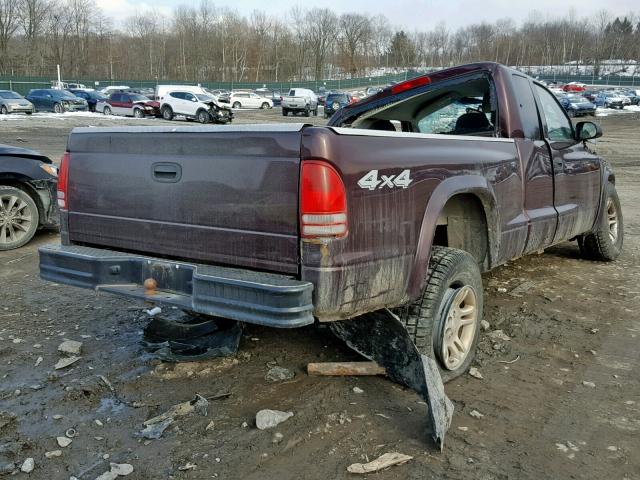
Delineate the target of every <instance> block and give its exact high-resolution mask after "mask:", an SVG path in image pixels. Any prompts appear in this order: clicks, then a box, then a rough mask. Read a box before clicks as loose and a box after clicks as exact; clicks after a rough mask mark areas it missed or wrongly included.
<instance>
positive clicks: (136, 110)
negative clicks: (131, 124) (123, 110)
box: [133, 108, 144, 118]
mask: <svg viewBox="0 0 640 480" xmlns="http://www.w3.org/2000/svg"><path fill="white" fill-rule="evenodd" d="M133 116H134V117H135V118H144V112H143V111H142V109H141V108H134V109H133Z"/></svg>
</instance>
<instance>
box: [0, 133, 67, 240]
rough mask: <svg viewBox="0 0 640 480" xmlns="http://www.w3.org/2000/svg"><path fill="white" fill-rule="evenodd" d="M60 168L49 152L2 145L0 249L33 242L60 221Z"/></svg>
mask: <svg viewBox="0 0 640 480" xmlns="http://www.w3.org/2000/svg"><path fill="white" fill-rule="evenodd" d="M57 177H58V169H57V168H56V167H55V165H53V162H52V161H51V160H50V159H49V158H48V157H46V156H44V155H41V154H39V153H38V152H34V151H33V150H27V149H25V148H19V147H12V146H10V145H0V251H2V250H11V249H14V248H18V247H21V246H23V245H24V244H26V243H27V242H29V240H31V239H32V238H33V236H34V235H35V233H36V231H37V230H38V229H40V228H55V227H57V225H58V207H57V202H56V185H57V180H58V178H57Z"/></svg>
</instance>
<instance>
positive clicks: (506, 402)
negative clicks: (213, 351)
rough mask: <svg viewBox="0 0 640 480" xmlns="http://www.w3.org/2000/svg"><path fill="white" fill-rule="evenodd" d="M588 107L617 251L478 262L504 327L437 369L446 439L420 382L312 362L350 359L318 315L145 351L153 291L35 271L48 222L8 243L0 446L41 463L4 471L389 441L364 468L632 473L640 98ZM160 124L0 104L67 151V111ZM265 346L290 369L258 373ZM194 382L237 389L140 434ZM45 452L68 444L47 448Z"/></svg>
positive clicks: (316, 452)
mask: <svg viewBox="0 0 640 480" xmlns="http://www.w3.org/2000/svg"><path fill="white" fill-rule="evenodd" d="M282 120H283V117H282V116H280V115H279V111H277V110H273V111H269V112H240V113H239V114H238V118H237V123H252V122H265V121H282ZM301 120H302V121H308V119H305V118H298V119H293V118H291V117H289V118H288V119H287V120H286V121H289V122H292V121H301ZM311 121H313V122H314V123H322V122H323V120H322V117H318V118H312V119H311ZM597 121H600V122H601V123H602V125H603V128H604V130H605V136H604V137H603V138H602V139H600V140H599V141H598V144H597V146H596V150H597V151H598V152H599V153H601V154H603V155H605V157H606V158H607V159H608V160H609V161H610V162H611V163H612V164H613V166H614V168H615V171H616V174H617V188H618V192H619V194H620V197H621V201H622V204H623V210H624V216H625V222H626V224H625V236H626V238H625V247H624V254H623V256H622V257H621V258H620V259H619V260H618V261H617V262H614V263H608V264H604V263H594V262H589V261H584V260H581V259H580V258H579V255H578V249H577V246H576V245H575V244H573V243H570V244H566V245H562V246H559V247H556V248H553V249H549V250H548V251H546V252H545V253H544V254H541V255H534V256H529V257H525V258H522V259H520V260H517V261H514V262H512V263H509V264H508V265H506V266H503V267H501V268H499V269H497V270H495V271H494V272H491V273H490V274H487V275H485V276H484V283H485V298H486V310H485V319H486V320H487V321H488V322H489V323H490V331H493V330H496V329H500V330H503V331H504V332H505V333H506V334H507V335H508V336H509V337H510V338H511V339H510V340H508V341H507V340H492V339H491V338H490V336H489V333H490V331H488V332H483V333H482V338H481V342H480V347H479V348H480V351H479V354H478V357H477V361H476V363H475V366H476V367H477V368H478V369H479V371H480V372H481V374H482V376H483V379H477V378H474V377H471V376H469V375H465V376H464V377H461V378H459V379H458V380H455V381H453V382H452V383H449V384H447V385H446V392H447V394H448V395H449V397H450V398H451V400H452V401H453V403H454V405H455V409H456V410H455V414H454V418H453V424H452V427H451V430H450V431H449V434H448V436H447V438H446V442H445V448H444V451H443V452H442V453H440V452H439V451H437V450H435V449H434V447H433V444H432V443H431V442H430V440H429V425H428V422H427V417H426V410H425V406H424V404H422V403H421V402H419V399H418V397H417V395H416V394H415V393H413V392H412V391H409V390H407V389H404V388H402V387H400V386H398V385H395V384H393V383H391V382H390V381H388V380H386V379H384V378H380V377H359V378H355V377H347V378H321V377H309V376H307V374H306V368H305V367H306V364H307V363H308V362H312V361H331V360H335V361H337V360H355V359H357V355H355V354H354V353H352V352H351V351H350V350H349V349H348V348H346V347H345V346H344V345H343V344H342V343H341V342H340V341H339V340H337V339H336V338H334V337H333V336H332V335H331V334H330V332H329V331H328V330H327V329H326V328H325V327H323V326H311V327H307V328H304V329H299V330H292V331H282V330H275V329H268V328H260V327H256V326H248V327H247V328H246V330H245V334H244V336H243V338H242V341H241V348H240V351H239V353H238V355H237V356H236V357H234V358H226V359H217V360H211V361H205V362H197V363H186V364H177V365H176V364H164V363H161V362H159V361H158V360H154V359H153V358H151V357H150V356H149V354H148V353H146V352H145V350H144V349H143V348H142V347H141V345H140V340H141V336H142V329H143V327H144V326H145V324H146V322H147V316H146V315H145V314H144V313H143V312H142V309H143V307H144V305H142V304H141V303H136V302H132V301H127V300H122V299H121V298H118V297H113V296H109V295H106V294H101V295H100V296H96V295H95V294H93V293H92V292H90V291H87V290H81V289H77V288H73V287H68V286H63V285H56V284H51V283H48V282H43V281H41V280H40V279H39V278H38V254H37V249H38V247H39V246H40V245H44V244H46V243H48V242H57V241H58V236H57V235H56V234H54V233H47V232H43V233H40V234H38V235H37V237H36V239H35V240H34V241H33V242H31V243H30V244H29V245H27V246H26V247H23V248H21V249H19V250H15V251H12V252H3V253H0V378H1V379H2V380H1V383H0V411H3V413H0V452H3V451H4V453H0V464H3V463H5V462H15V463H17V464H18V465H20V464H21V463H22V462H23V461H24V459H25V458H27V457H32V458H34V459H35V470H34V471H33V472H32V473H31V474H30V475H27V474H25V473H17V474H16V475H15V477H17V478H27V477H29V478H33V479H46V480H57V479H63V480H68V479H70V478H71V477H76V478H78V479H82V480H84V479H91V480H93V479H95V478H96V477H98V476H99V475H100V474H101V473H103V472H105V471H107V470H108V469H109V462H117V463H129V464H131V465H133V467H134V472H133V473H132V474H131V475H129V477H128V478H131V479H209V478H220V479H272V478H277V479H280V480H287V479H291V480H293V479H296V480H297V479H325V480H326V479H339V478H348V477H353V476H354V475H352V474H349V473H347V472H346V468H347V466H348V465H350V464H352V463H355V462H364V461H367V460H372V459H374V458H376V457H377V456H379V455H380V454H382V453H385V452H393V451H395V452H401V453H404V454H407V455H411V456H413V457H414V459H413V460H411V461H410V462H408V463H406V464H404V465H400V466H395V467H392V468H390V469H388V470H386V471H383V472H380V473H377V474H370V475H368V477H369V478H377V479H381V480H382V479H396V478H403V479H428V478H434V479H435V478H446V479H468V478H474V479H514V478H517V479H536V480H538V479H547V478H548V479H602V478H608V479H612V480H613V479H617V480H623V479H627V480H631V479H640V454H639V453H640V375H639V374H638V370H636V368H637V367H638V364H639V362H640V348H639V347H638V340H639V339H640V315H638V301H639V300H640V257H639V254H640V211H639V210H638V208H637V205H638V202H639V201H640V154H639V153H638V152H640V115H637V114H627V115H610V116H607V117H599V118H598V119H597ZM159 122H160V123H164V122H163V121H161V120H144V121H138V120H133V119H130V120H124V119H107V118H104V117H100V116H97V117H87V116H76V117H72V116H68V117H67V118H66V119H65V120H61V121H54V120H51V119H48V118H38V117H37V116H34V117H33V118H30V119H27V118H24V119H20V120H12V121H10V122H0V143H11V144H15V145H20V146H24V147H27V148H34V149H37V150H40V151H42V152H44V153H46V154H48V155H50V156H51V157H52V158H55V159H58V158H59V157H60V155H61V154H62V152H63V151H64V146H65V141H66V136H67V134H68V133H69V131H70V128H71V127H72V126H87V125H96V126H97V125H114V124H135V125H140V124H141V123H153V124H158V123H159ZM172 125H176V123H172ZM525 281H526V282H528V283H526V284H524V285H523V282H525ZM518 286H521V287H520V288H519V290H520V291H523V290H524V293H523V294H521V295H520V296H518V295H519V294H518V293H517V292H518V290H516V291H515V292H512V290H513V289H514V288H515V287H518ZM63 339H73V340H78V341H81V342H82V343H83V347H82V354H81V357H82V358H81V359H80V360H79V361H78V362H76V363H75V364H74V365H72V366H71V367H68V368H66V369H62V370H54V365H55V364H56V362H57V361H58V360H59V359H60V354H59V353H58V352H57V347H58V345H59V344H60V343H61V342H62V341H63ZM275 364H277V365H280V366H283V367H286V368H289V369H291V370H293V371H294V372H295V377H294V378H293V379H291V380H287V381H283V382H278V383H269V382H267V381H266V380H265V374H266V373H267V370H268V369H269V368H270V367H271V366H272V365H275ZM100 376H103V377H104V378H105V379H107V380H108V382H109V383H110V384H111V386H112V388H113V390H111V389H110V388H109V386H108V385H107V384H106V383H105V382H104V381H103V379H102V378H101V377H100ZM583 382H592V383H587V384H586V385H585V384H584V383H583ZM356 386H357V387H359V388H360V389H362V391H363V392H362V393H356V392H354V390H353V388H354V387H356ZM196 393H200V394H202V395H204V396H206V397H214V396H216V395H218V394H220V393H230V394H231V395H230V396H228V397H226V398H221V399H217V400H213V399H212V400H210V402H209V408H208V415H207V416H206V417H204V416H200V415H191V416H185V417H180V418H178V419H176V421H175V422H174V423H173V424H172V425H171V426H170V427H169V428H168V429H167V430H166V431H165V432H164V435H163V436H162V438H160V439H158V440H151V441H148V440H144V439H141V438H140V437H138V436H137V435H136V434H137V432H139V431H140V430H141V429H142V423H143V422H144V421H145V420H146V419H148V418H150V417H152V416H154V415H157V414H159V413H162V412H164V411H165V410H167V409H168V408H169V407H171V406H172V405H173V404H176V403H178V402H183V401H186V400H190V399H192V398H193V397H194V396H195V394H196ZM263 408H272V409H277V410H284V411H291V412H293V413H294V416H293V417H292V418H290V419H289V420H288V421H286V422H285V423H282V424H281V425H279V426H278V427H276V428H275V429H272V430H265V431H261V430H258V429H257V428H256V427H255V414H256V412H257V411H259V410H260V409H263ZM473 410H476V411H478V412H480V413H481V414H482V415H483V416H482V417H481V418H476V417H473V416H471V415H470V412H471V411H473ZM12 414H13V415H15V418H14V417H12ZM59 416H61V417H59ZM210 422H212V423H210ZM208 425H212V427H210V428H208V429H207V426H208ZM69 428H73V429H75V431H76V432H77V435H76V436H75V437H74V438H73V443H71V445H69V446H67V447H66V448H60V447H59V446H58V445H57V443H56V437H58V436H64V434H65V431H66V430H67V429H69ZM276 432H277V433H280V434H281V435H282V438H281V439H280V438H279V436H276V435H275V433H276ZM5 442H18V443H17V444H10V445H8V446H7V445H5V446H2V444H5ZM12 449H13V450H14V451H15V453H12V452H11V451H8V450H12ZM54 450H61V451H62V454H61V456H59V457H54V458H46V457H45V452H50V451H54ZM107 456H108V457H107ZM193 465H195V466H194V467H193V468H191V466H193ZM180 467H189V469H187V470H185V471H182V470H180ZM12 478H13V477H12Z"/></svg>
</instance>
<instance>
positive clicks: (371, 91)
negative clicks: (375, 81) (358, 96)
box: [364, 87, 382, 97]
mask: <svg viewBox="0 0 640 480" xmlns="http://www.w3.org/2000/svg"><path fill="white" fill-rule="evenodd" d="M381 91H382V89H381V88H380V87H369V88H367V89H366V90H365V92H364V93H365V94H366V95H367V97H370V96H371V95H375V94H376V93H378V92H381Z"/></svg>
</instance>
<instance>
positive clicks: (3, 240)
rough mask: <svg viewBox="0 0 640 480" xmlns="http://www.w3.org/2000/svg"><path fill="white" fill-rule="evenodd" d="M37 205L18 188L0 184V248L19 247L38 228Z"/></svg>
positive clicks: (29, 238)
mask: <svg viewBox="0 0 640 480" xmlns="http://www.w3.org/2000/svg"><path fill="white" fill-rule="evenodd" d="M38 223H39V214H38V207H37V206H36V203H35V202H34V201H33V199H32V198H31V197H30V196H29V194H27V193H26V192H24V191H23V190H20V189H19V188H15V187H5V186H0V250H11V249H14V248H18V247H21V246H22V245H24V244H25V243H27V242H28V241H29V240H31V239H32V238H33V236H34V235H35V233H36V230H37V229H38Z"/></svg>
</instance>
